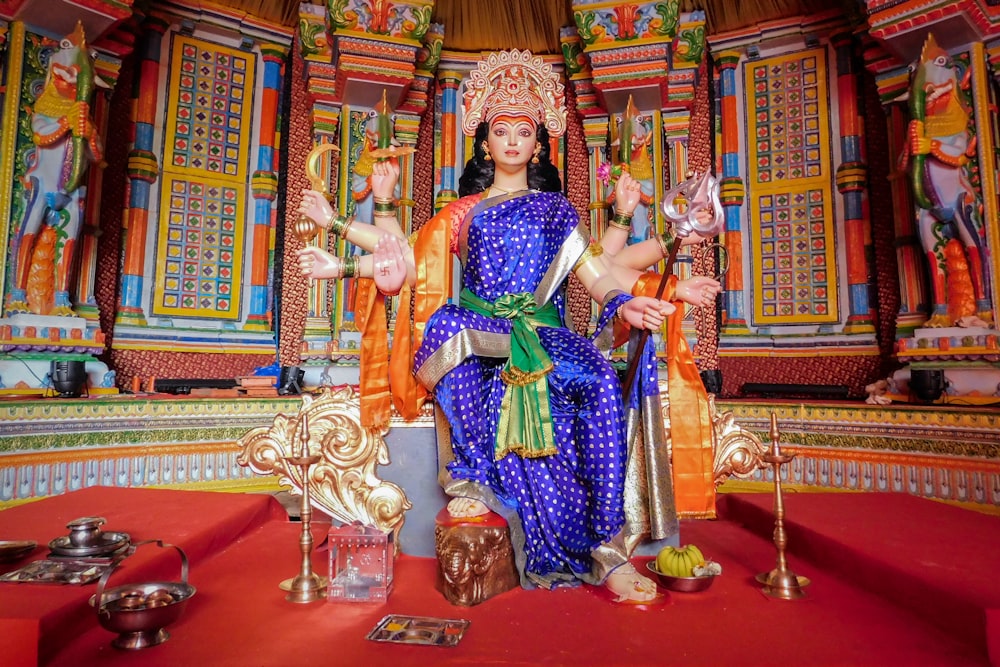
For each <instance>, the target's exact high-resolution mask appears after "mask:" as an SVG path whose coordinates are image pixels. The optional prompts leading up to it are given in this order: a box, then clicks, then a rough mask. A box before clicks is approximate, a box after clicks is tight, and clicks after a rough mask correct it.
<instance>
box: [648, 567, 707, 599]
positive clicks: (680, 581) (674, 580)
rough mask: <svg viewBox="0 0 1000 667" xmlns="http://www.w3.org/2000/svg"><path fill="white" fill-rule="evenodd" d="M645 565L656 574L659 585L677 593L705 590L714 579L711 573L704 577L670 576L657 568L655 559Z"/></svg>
mask: <svg viewBox="0 0 1000 667" xmlns="http://www.w3.org/2000/svg"><path fill="white" fill-rule="evenodd" d="M646 567H647V568H648V569H649V571H650V572H652V573H653V574H654V575H656V578H657V580H658V581H659V582H660V585H661V586H663V587H664V588H666V589H667V590H671V591H676V592H677V593H700V592H701V591H704V590H707V589H708V587H709V586H711V585H712V581H714V580H715V575H713V574H709V575H706V576H704V577H672V576H670V575H669V574H663V573H662V572H660V571H659V570H657V569H656V561H655V560H651V561H649V562H648V563H646Z"/></svg>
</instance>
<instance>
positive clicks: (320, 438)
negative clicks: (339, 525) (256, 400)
mask: <svg viewBox="0 0 1000 667" xmlns="http://www.w3.org/2000/svg"><path fill="white" fill-rule="evenodd" d="M303 429H305V431H306V432H305V434H303V432H302V431H303ZM387 431H388V427H386V428H385V429H375V428H365V427H363V426H362V425H361V405H360V403H359V400H358V396H357V392H356V391H355V390H354V389H353V388H351V387H345V388H342V389H337V390H331V389H329V388H325V389H323V391H322V392H321V393H320V394H319V396H317V397H313V396H310V395H308V394H307V395H303V396H302V408H301V409H300V410H299V412H298V414H297V415H295V416H292V417H289V416H287V415H284V414H279V415H278V416H276V417H275V418H274V422H273V423H272V424H271V426H269V427H267V426H260V427H258V428H255V429H252V430H251V431H249V432H247V433H246V434H245V435H244V436H243V437H242V438H240V439H239V440H238V441H237V442H238V444H239V445H240V448H241V449H242V452H241V453H240V455H239V458H238V459H237V460H238V461H239V463H240V464H241V465H245V466H249V467H250V469H251V470H253V471H254V472H256V473H258V474H261V475H267V474H274V475H277V476H278V483H279V484H282V485H287V486H291V487H292V492H293V493H296V494H301V493H302V479H301V475H300V473H299V470H298V469H297V468H296V467H295V466H290V465H288V464H287V463H286V461H285V457H286V456H293V455H298V454H302V452H301V451H300V448H301V446H302V443H303V442H305V443H307V446H308V448H309V453H312V454H319V455H320V460H319V463H317V464H316V465H314V466H312V467H311V468H310V469H309V483H310V494H311V496H312V504H313V506H314V507H315V508H316V509H318V510H320V511H322V512H324V513H325V514H328V515H330V516H331V517H333V518H334V519H335V520H337V521H340V522H343V523H351V522H355V521H357V522H360V523H362V524H364V525H367V526H374V527H375V528H378V529H379V530H383V531H386V532H388V531H390V530H391V531H393V533H395V534H394V537H395V538H396V539H395V544H397V545H398V544H399V539H398V538H399V531H400V529H401V528H402V526H403V519H404V517H403V513H404V512H405V511H406V510H408V509H410V507H411V505H410V501H409V500H408V499H407V498H406V494H405V493H403V490H402V489H401V488H399V487H398V486H396V485H395V484H393V483H392V482H386V481H384V480H382V479H379V477H378V475H377V474H376V472H377V471H376V468H377V466H379V465H387V464H388V463H389V448H388V447H387V446H386V443H385V439H384V437H385V434H386V432H387Z"/></svg>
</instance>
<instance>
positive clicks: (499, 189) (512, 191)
mask: <svg viewBox="0 0 1000 667" xmlns="http://www.w3.org/2000/svg"><path fill="white" fill-rule="evenodd" d="M489 189H490V190H498V191H500V192H502V193H503V194H505V195H512V194H514V193H515V192H522V191H524V190H527V189H528V188H527V187H520V188H515V189H513V190H507V189H505V188H501V187H500V186H499V185H491V186H490V187H489Z"/></svg>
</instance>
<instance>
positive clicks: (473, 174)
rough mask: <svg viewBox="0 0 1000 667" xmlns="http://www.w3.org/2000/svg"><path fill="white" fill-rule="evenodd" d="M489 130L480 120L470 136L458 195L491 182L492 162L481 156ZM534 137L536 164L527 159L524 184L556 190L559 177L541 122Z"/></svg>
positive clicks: (482, 188) (560, 182)
mask: <svg viewBox="0 0 1000 667" xmlns="http://www.w3.org/2000/svg"><path fill="white" fill-rule="evenodd" d="M489 133H490V126H489V123H486V122H482V123H480V124H479V127H477V128H476V137H475V139H474V140H473V142H474V143H473V146H472V157H471V158H469V161H468V162H466V163H465V170H464V171H463V172H462V176H461V178H459V179H458V196H459V197H465V196H466V195H474V194H476V193H479V192H482V191H483V190H485V189H486V188H488V187H490V186H491V185H493V175H494V171H495V170H496V166H495V165H494V164H493V162H492V160H486V159H485V157H484V156H485V155H486V153H485V151H483V142H485V141H486V138H487V136H488V135H489ZM535 138H536V140H537V141H538V145H539V146H541V150H539V151H538V164H535V163H534V162H533V161H532V162H528V187H529V188H531V189H533V190H541V191H543V192H560V191H561V190H562V181H560V180H559V170H558V169H556V166H555V165H554V164H552V156H551V150H550V148H549V131H548V130H547V129H546V128H545V126H544V125H539V126H538V129H537V130H536V132H535Z"/></svg>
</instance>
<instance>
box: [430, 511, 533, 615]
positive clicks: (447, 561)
mask: <svg viewBox="0 0 1000 667" xmlns="http://www.w3.org/2000/svg"><path fill="white" fill-rule="evenodd" d="M434 524H435V526H434V550H435V552H436V553H437V559H438V573H437V582H436V584H435V587H436V588H437V589H438V590H439V591H441V593H442V594H443V595H444V597H445V599H446V600H448V602H451V603H452V604H455V605H461V606H463V607H472V606H474V605H477V604H479V603H480V602H484V601H485V600H488V599H490V598H491V597H493V596H494V595H499V594H500V593H503V592H505V591H509V590H510V589H512V588H516V587H517V586H519V585H520V583H521V580H520V577H519V576H518V574H517V567H516V566H515V565H514V548H513V547H512V546H511V543H510V531H509V530H508V529H507V522H506V521H504V518H503V517H502V516H500V515H499V514H496V513H494V512H489V513H487V514H483V515H482V516H474V517H453V516H452V515H451V514H449V513H448V508H447V507H446V508H444V509H442V510H441V511H440V512H438V515H437V517H436V518H435V519H434Z"/></svg>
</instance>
